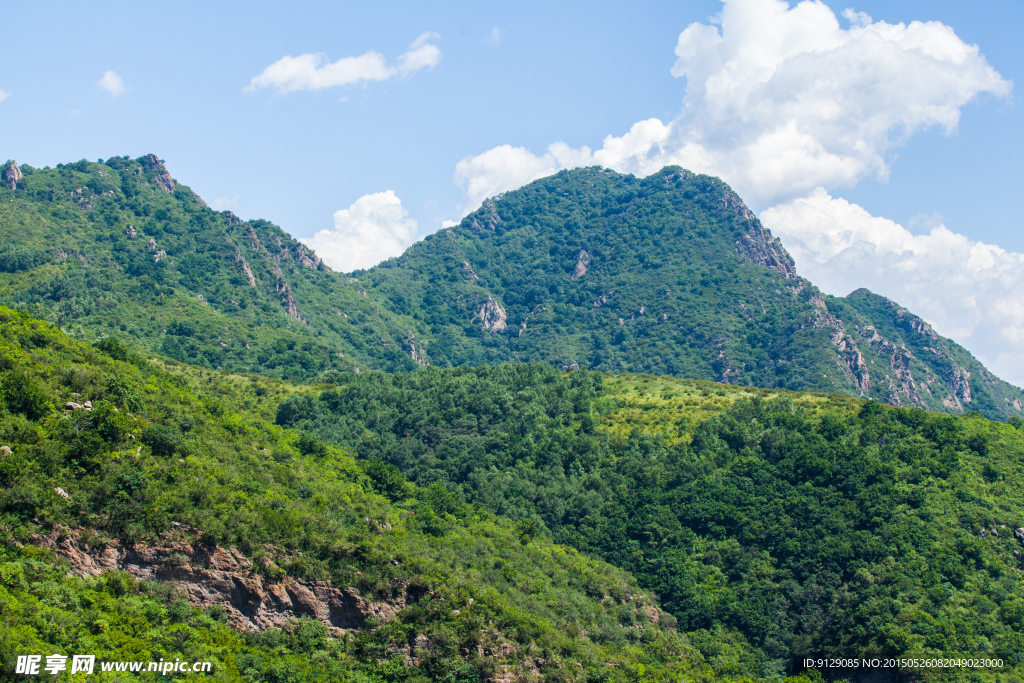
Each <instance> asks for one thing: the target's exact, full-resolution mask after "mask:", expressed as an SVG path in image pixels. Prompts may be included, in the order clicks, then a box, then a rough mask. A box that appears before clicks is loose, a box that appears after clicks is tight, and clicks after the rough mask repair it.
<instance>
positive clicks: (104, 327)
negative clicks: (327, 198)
mask: <svg viewBox="0 0 1024 683" xmlns="http://www.w3.org/2000/svg"><path fill="white" fill-rule="evenodd" d="M23 172H24V176H23V178H22V179H21V180H20V181H19V182H18V184H17V186H16V188H15V189H13V190H12V189H8V188H7V187H3V188H0V232H2V234H3V238H4V240H3V244H2V245H0V301H2V302H3V303H5V304H7V305H10V306H12V307H15V308H18V309H24V310H28V311H30V312H31V313H32V314H33V315H34V316H36V317H39V318H44V319H47V320H50V321H51V322H54V323H55V324H57V325H59V326H60V327H62V328H63V329H65V330H66V331H68V332H69V333H71V334H73V335H76V336H79V337H81V338H84V339H89V340H95V339H97V338H101V337H103V336H109V335H116V336H121V337H122V338H127V339H130V340H131V341H132V343H134V344H137V345H139V346H142V347H144V348H147V349H149V350H151V351H155V352H157V353H161V354H164V355H167V356H170V357H172V358H175V359H177V360H179V361H182V362H189V363H194V364H198V365H204V366H206V367H210V368H214V369H227V370H230V371H247V372H254V373H259V374H262V375H266V376H273V377H283V378H289V379H297V380H303V381H310V380H313V379H315V378H316V377H318V376H319V375H320V374H322V373H324V372H327V371H332V370H346V369H352V368H362V369H366V368H374V369H379V370H386V371H405V370H410V369H414V368H416V367H418V366H419V365H422V364H426V363H429V364H432V365H435V366H442V367H444V366H458V365H465V364H469V365H482V364H488V363H498V362H505V361H511V360H519V361H536V362H545V363H549V364H552V365H554V366H555V367H562V366H570V367H571V366H572V365H573V364H577V365H579V366H582V367H586V368H591V369H599V370H604V371H609V372H622V371H633V372H637V371H642V372H654V373H658V374H665V375H673V376H681V377H690V378H697V379H706V380H714V381H721V382H726V383H730V384H740V385H747V386H761V387H778V388H786V389H792V390H810V391H834V392H839V393H844V394H848V395H852V396H863V397H867V398H873V399H875V400H879V401H883V402H887V403H892V404H895V405H905V406H911V407H915V406H916V407H922V408H926V409H929V410H937V411H946V412H952V413H963V412H964V411H967V410H972V409H977V410H980V411H982V412H983V413H984V414H986V415H988V416H989V417H992V418H993V419H1001V420H1002V419H1006V418H1007V417H1008V416H1010V415H1018V416H1020V415H1024V413H1022V410H1024V392H1022V391H1021V390H1020V389H1017V388H1015V387H1012V386H1010V385H1008V384H1006V383H1005V382H1003V381H1002V380H1000V379H999V378H997V377H995V376H994V375H992V374H991V373H989V372H988V371H987V370H986V369H985V368H984V367H983V366H982V365H981V364H980V363H978V362H977V360H975V359H974V358H973V357H971V355H970V354H969V353H968V352H967V351H966V350H964V349H963V348H961V347H960V346H958V345H957V344H955V343H953V342H951V341H950V340H947V339H943V338H941V337H939V336H938V335H936V334H935V333H934V332H933V331H932V330H931V328H930V327H928V326H927V324H925V323H924V322H923V321H922V320H920V319H919V318H917V317H916V316H914V315H912V314H910V313H909V312H907V311H905V310H904V309H901V308H899V307H898V306H896V305H895V304H893V303H892V302H889V301H887V300H885V299H882V298H881V297H877V296H875V295H872V294H870V293H869V292H855V293H854V294H852V295H850V296H849V297H846V298H844V299H837V298H832V297H826V296H823V295H822V294H821V292H819V291H818V290H817V289H816V288H815V287H814V286H813V285H812V284H811V283H809V282H807V281H806V280H803V279H802V278H799V277H797V275H796V273H795V271H794V269H793V263H792V259H791V258H790V256H789V255H788V254H787V253H786V251H785V249H783V248H782V245H781V244H780V243H779V242H778V240H776V239H775V238H774V237H772V236H771V234H770V233H769V232H768V231H766V230H764V229H763V227H762V226H761V224H760V223H759V222H758V220H757V218H756V217H754V216H753V214H751V213H750V211H749V210H748V209H747V208H746V207H745V206H744V205H743V203H742V201H740V199H739V197H737V196H736V195H735V194H734V193H733V192H732V190H730V189H729V188H728V186H726V185H725V184H724V183H722V182H721V181H720V180H718V179H716V178H711V177H708V176H702V175H694V174H692V173H689V172H687V171H684V170H682V169H680V168H678V167H669V168H666V169H664V170H663V171H661V172H660V173H656V174H653V175H651V176H649V177H647V178H643V179H637V178H634V177H633V176H628V175H620V174H617V173H613V172H611V171H607V170H603V169H597V168H593V169H578V170H574V171H564V172H562V173H559V174H557V175H555V176H551V177H549V178H543V179H541V180H538V181H536V182H534V183H531V184H530V185H527V186H526V187H524V188H521V189H519V190H516V191H514V192H509V193H506V194H504V195H502V196H501V197H498V198H495V199H494V200H493V201H491V200H489V201H488V202H486V203H485V205H484V206H483V207H482V208H481V209H480V210H479V211H476V212H474V213H473V214H471V215H470V216H467V217H466V218H465V219H464V220H463V221H462V223H461V224H460V225H459V226H456V227H453V228H450V229H446V230H443V231H441V232H439V233H436V234H434V235H431V236H429V237H427V238H426V239H424V240H423V241H422V242H420V243H417V244H416V245H414V246H413V247H411V248H410V249H409V250H408V251H407V252H406V253H405V254H404V255H402V256H401V257H400V258H397V259H391V260H388V261H386V262H384V263H383V264H381V265H380V266H377V267H375V268H373V269H371V270H369V271H366V272H357V273H354V274H353V275H355V276H357V277H352V276H344V275H340V274H337V273H333V272H331V271H330V269H328V268H326V267H325V266H324V265H323V264H322V263H321V262H320V260H319V258H318V257H317V256H316V255H315V254H314V253H312V252H311V251H310V250H309V249H307V248H306V247H305V246H304V245H302V244H300V243H298V242H296V241H295V240H293V239H292V238H291V237H289V236H288V235H287V234H285V233H284V232H283V231H281V230H280V229H279V228H277V227H276V226H274V225H273V224H271V223H268V222H267V221H262V220H250V221H244V222H243V221H241V220H239V219H238V218H237V217H235V216H233V215H232V214H231V213H230V212H216V211H213V210H211V209H210V208H208V207H207V206H206V205H205V204H204V203H203V201H202V199H200V198H199V197H197V196H196V195H195V194H193V193H192V192H191V191H190V190H189V189H188V188H187V187H185V186H183V185H180V184H177V183H176V182H175V181H174V180H173V179H172V178H171V176H170V174H169V173H168V172H167V170H166V168H164V166H163V163H162V162H161V161H160V160H159V159H157V158H156V157H155V156H153V155H148V156H145V157H140V158H139V159H135V160H131V159H127V158H123V157H112V158H110V159H108V160H107V161H106V162H102V163H99V162H98V163H90V162H87V161H85V160H82V161H78V162H75V163H72V164H63V165H59V166H58V168H56V169H33V168H32V167H30V166H27V165H26V166H24V167H23Z"/></svg>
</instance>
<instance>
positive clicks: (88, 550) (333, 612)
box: [31, 526, 417, 635]
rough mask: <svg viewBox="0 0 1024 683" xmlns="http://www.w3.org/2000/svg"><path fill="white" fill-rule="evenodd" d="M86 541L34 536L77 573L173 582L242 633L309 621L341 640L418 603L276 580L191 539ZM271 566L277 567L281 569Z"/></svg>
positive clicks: (231, 552)
mask: <svg viewBox="0 0 1024 683" xmlns="http://www.w3.org/2000/svg"><path fill="white" fill-rule="evenodd" d="M182 528H183V527H181V526H179V527H178V529H182ZM79 536H80V530H76V531H72V532H70V533H64V534H60V533H58V531H56V530H55V531H52V532H50V534H48V535H45V536H42V535H33V537H31V538H32V541H33V542H34V543H35V544H36V545H41V546H45V547H49V548H51V549H52V550H53V552H54V554H56V555H57V556H59V557H63V558H65V559H67V560H68V561H70V563H71V570H70V572H69V573H70V574H72V575H75V576H82V577H91V576H99V575H100V574H102V573H103V572H107V571H123V572H126V573H128V574H130V575H131V576H133V577H134V578H136V579H140V580H146V581H156V582H159V583H173V584H175V585H177V586H178V587H179V589H180V590H181V591H182V593H183V594H184V595H185V596H186V597H187V599H188V601H189V603H191V604H192V605H195V606H198V607H212V606H213V605H222V606H223V607H224V608H225V609H226V611H227V616H228V622H229V623H230V624H231V625H232V626H234V627H235V628H239V629H245V630H259V631H262V630H264V629H268V628H272V627H275V626H281V625H282V624H284V623H285V622H287V621H288V620H289V619H294V618H296V617H300V616H303V615H305V616H308V617H311V618H313V619H317V620H319V621H321V622H322V623H324V624H325V625H327V626H328V627H331V628H332V632H333V633H335V634H336V635H340V631H334V629H342V630H352V629H361V628H364V627H365V626H366V622H367V620H368V619H371V618H372V619H374V620H375V621H376V622H377V623H384V622H387V621H390V620H391V619H392V618H394V616H395V614H397V613H398V611H399V610H401V609H402V608H403V607H405V606H406V605H407V604H409V603H411V602H415V600H416V598H417V596H416V595H415V594H411V593H409V592H408V591H407V590H399V591H397V594H399V595H400V596H401V597H400V598H398V599H395V600H392V601H390V602H375V601H371V600H367V599H366V598H363V597H362V596H361V595H360V594H359V593H358V592H357V591H355V590H354V589H348V588H339V587H335V586H333V585H332V584H331V582H329V581H298V580H295V579H292V578H289V577H285V578H284V579H281V580H273V579H268V578H267V577H265V576H263V575H261V574H260V573H258V572H257V571H256V569H257V568H256V567H255V566H254V565H253V562H252V561H251V560H250V559H249V558H247V557H245V556H244V555H243V554H242V553H240V552H238V550H236V549H234V548H221V547H213V548H208V547H200V546H195V545H193V544H192V543H191V542H189V541H187V540H177V541H167V542H164V543H162V544H160V545H136V546H131V547H126V546H122V545H121V544H120V543H118V542H117V541H109V542H108V543H107V544H106V545H105V546H101V547H94V546H90V545H88V544H86V543H84V542H82V541H81V539H80V538H79ZM265 566H266V567H269V568H271V569H273V568H274V566H273V563H266V564H265Z"/></svg>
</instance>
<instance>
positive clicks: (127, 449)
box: [0, 309, 736, 681]
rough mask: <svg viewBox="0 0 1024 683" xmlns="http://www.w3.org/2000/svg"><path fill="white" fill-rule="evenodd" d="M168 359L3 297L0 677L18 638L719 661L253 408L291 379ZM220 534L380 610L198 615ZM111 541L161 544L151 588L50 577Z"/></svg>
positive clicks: (703, 668)
mask: <svg viewBox="0 0 1024 683" xmlns="http://www.w3.org/2000/svg"><path fill="white" fill-rule="evenodd" d="M168 363H169V364H165V363H162V362H159V361H146V360H143V359H142V358H141V357H140V356H139V355H138V354H137V353H136V352H134V351H132V350H130V349H129V348H128V347H126V346H124V345H122V344H120V343H118V342H114V341H111V340H108V341H105V342H101V343H100V344H99V345H97V346H90V345H87V344H85V343H83V342H80V341H77V340H74V339H71V338H69V337H68V336H66V335H64V334H63V333H61V332H60V331H58V330H56V329H55V328H53V327H52V326H50V325H49V324H47V323H45V322H40V321H36V320H33V319H31V318H29V317H27V316H25V315H24V314H22V313H16V312H13V311H10V310H8V309H0V395H2V401H0V443H2V445H3V447H4V448H3V451H2V453H3V454H2V455H0V487H2V488H0V531H2V539H3V544H2V545H3V550H0V553H2V556H0V615H2V617H3V618H2V620H0V658H2V664H0V666H2V667H3V670H4V671H5V672H6V674H10V673H11V672H12V671H13V666H14V658H15V656H16V655H18V654H30V653H40V654H43V655H48V654H51V653H54V652H57V653H59V652H64V653H71V654H74V653H81V652H83V651H88V652H89V653H92V654H96V655H98V656H99V657H100V658H101V659H105V658H109V659H114V660H157V659H161V658H163V659H174V658H177V657H180V658H183V659H188V660H190V661H192V660H210V661H213V662H214V663H215V669H216V671H217V675H218V677H219V678H221V679H222V680H247V681H300V680H310V681H313V680H316V681H323V680H338V681H341V680H353V681H425V680H450V681H478V680H483V679H486V678H490V677H493V676H495V675H500V674H502V672H505V673H506V674H508V675H515V674H516V672H520V671H525V672H526V673H527V674H529V673H530V672H531V671H532V672H534V673H536V672H538V671H540V672H542V673H543V676H544V677H545V678H547V679H548V680H569V679H571V678H577V677H578V676H580V675H582V676H584V677H585V678H586V679H588V680H641V679H644V680H646V678H645V676H646V677H647V678H655V679H658V678H673V679H675V678H678V675H679V674H681V673H686V674H687V675H689V676H691V677H693V678H694V679H697V680H712V679H718V678H721V677H724V676H727V675H729V674H730V673H731V672H732V671H734V670H735V668H736V666H735V662H733V661H727V660H723V661H721V662H716V661H713V660H706V659H705V658H704V657H703V656H702V655H701V654H700V652H699V651H698V650H697V649H696V648H695V647H694V646H693V645H692V644H690V643H689V642H688V641H687V640H686V639H685V638H683V637H682V636H680V635H678V634H677V633H676V632H675V631H674V630H673V629H672V628H671V625H672V623H673V622H672V619H671V617H670V616H668V615H665V614H663V613H661V612H659V611H658V609H657V608H656V607H655V604H654V603H653V602H652V599H651V597H650V594H649V593H647V592H645V591H644V590H642V589H641V588H639V587H638V586H637V585H636V581H635V579H633V578H632V577H631V576H629V575H628V574H627V573H625V572H623V571H622V570H619V569H615V568H612V567H611V566H609V565H607V564H605V563H602V562H599V561H595V560H592V559H588V557H587V556H586V555H584V554H581V553H580V552H578V551H575V550H572V549H569V548H566V547H564V546H558V545H554V544H553V543H552V542H551V541H550V540H548V539H547V538H544V537H543V536H542V535H537V534H535V533H532V534H531V532H533V527H532V526H531V525H529V524H522V523H515V522H512V521H507V520H504V519H502V518H499V517H497V516H495V515H494V514H493V513H491V512H490V511H488V510H486V508H484V507H483V506H479V505H472V504H469V503H467V502H466V501H465V500H464V499H463V498H462V497H460V496H459V495H458V494H456V493H454V492H452V491H450V490H448V489H447V488H445V487H443V486H440V485H438V484H434V485H427V486H425V487H420V486H417V485H415V484H413V483H410V482H408V481H407V480H406V479H405V478H404V477H403V476H402V475H401V474H400V473H399V472H398V471H397V470H396V469H395V468H393V467H392V466H390V465H387V464H386V463H384V462H382V461H380V460H364V461H357V460H355V459H353V458H352V457H350V456H349V455H346V454H344V453H343V452H342V451H341V450H340V449H338V448H336V447H334V446H331V445H327V444H325V443H324V442H322V441H320V440H318V439H316V438H312V437H310V436H309V435H307V434H303V433H300V432H296V431H293V430H288V429H283V428H281V427H279V426H277V425H275V424H274V423H273V422H272V421H268V420H266V419H265V416H266V415H267V414H268V413H269V415H270V416H271V417H273V411H274V405H275V404H276V403H277V402H279V401H280V400H281V399H282V398H284V397H286V396H288V395H289V394H290V392H291V391H292V388H290V387H289V386H288V385H285V384H282V383H280V382H275V381H273V380H266V379H264V378H260V377H256V376H238V375H230V374H226V373H218V372H211V371H208V370H205V369H199V368H191V367H185V366H179V365H177V364H175V363H173V361H170V362H168ZM199 387H201V388H199ZM86 401H88V405H87V404H86ZM69 403H71V404H74V405H73V406H72V407H68V408H65V405H67V404H69ZM74 406H79V407H74ZM228 547H232V548H235V549H237V551H236V552H238V553H242V554H244V555H245V556H246V557H248V558H250V559H251V560H252V562H251V564H247V565H245V566H244V567H243V568H240V569H238V571H237V572H236V574H237V576H236V578H237V580H238V581H240V582H244V583H246V585H250V584H253V583H254V582H255V583H256V584H259V585H264V586H266V587H267V588H266V590H267V592H268V593H269V592H272V587H273V586H280V587H285V588H287V587H289V586H290V587H292V588H294V587H295V586H296V585H303V586H307V587H309V586H312V587H313V588H317V587H319V588H320V589H323V588H324V586H325V585H329V586H334V587H338V588H339V589H344V590H345V591H348V594H349V595H350V596H351V599H352V600H354V601H357V602H358V601H362V602H359V604H366V605H372V606H376V607H375V609H377V612H373V613H372V614H377V615H378V616H372V615H371V613H367V614H363V615H362V616H359V615H358V614H357V615H356V616H354V617H351V618H353V619H357V623H355V624H351V623H349V624H342V625H341V626H342V627H343V630H342V631H338V630H336V629H332V625H331V624H330V623H327V624H325V623H322V621H319V620H314V619H310V618H308V617H303V618H298V619H293V620H289V621H286V622H285V623H282V624H281V625H280V626H276V627H273V628H269V629H264V630H262V632H259V633H257V632H238V631H236V630H235V629H232V628H230V627H229V626H228V625H227V624H225V623H224V622H225V621H230V620H231V619H233V618H235V617H240V616H245V614H241V613H237V610H236V608H238V605H237V604H236V603H235V602H234V601H231V600H225V602H223V603H220V604H214V605H210V606H208V608H207V609H205V610H197V609H194V608H193V607H190V606H189V604H188V603H187V602H185V601H184V598H185V595H183V593H182V591H181V590H180V589H176V588H175V586H177V585H180V583H179V582H182V581H186V582H187V581H188V580H192V581H198V579H196V578H195V576H198V575H200V574H201V572H202V567H200V566H198V565H199V562H198V561H197V560H196V558H197V557H200V556H202V555H203V553H206V554H209V553H213V552H215V550H216V549H217V548H228ZM124 548H134V549H135V550H134V552H136V553H139V552H143V550H145V549H150V550H153V551H154V552H155V551H156V550H159V549H160V548H171V549H175V552H171V553H165V554H163V555H162V556H161V557H162V559H161V560H160V561H159V563H158V564H157V566H156V569H155V570H154V571H155V572H156V574H155V576H156V577H157V578H159V577H161V576H162V577H163V579H162V580H161V581H158V582H155V583H154V582H150V581H142V582H139V581H136V580H134V579H132V578H131V577H130V576H128V575H127V574H125V573H124V571H113V572H110V571H108V572H105V573H102V574H101V575H99V576H98V577H97V578H75V577H73V576H65V573H66V572H67V571H68V570H69V569H71V570H72V571H73V572H77V573H81V571H80V570H81V569H83V567H85V566H86V565H85V564H83V563H84V562H85V560H84V559H83V557H84V556H86V555H90V556H92V557H102V556H104V553H111V552H117V551H118V550H119V549H124ZM71 551H74V552H71ZM69 562H70V565H69ZM76 563H77V564H76ZM197 572H198V573H197ZM183 577H184V578H183ZM188 577H192V579H189V578H188ZM324 582H328V583H324ZM206 587H207V588H210V586H209V585H207V586H206ZM388 605H390V606H391V607H392V608H393V609H391V610H390V611H388V609H387V606H388ZM242 607H243V611H244V605H243V606H242ZM332 614H333V613H332ZM389 615H390V616H389ZM296 617H301V615H296ZM424 639H425V640H424ZM415 643H419V649H418V650H417V649H414V647H415V646H414V644H415ZM410 653H411V655H410ZM6 674H5V675H6Z"/></svg>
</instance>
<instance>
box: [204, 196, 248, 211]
mask: <svg viewBox="0 0 1024 683" xmlns="http://www.w3.org/2000/svg"><path fill="white" fill-rule="evenodd" d="M240 198H241V195H239V194H233V195H225V196H223V197H216V198H214V200H213V201H212V202H210V206H211V207H213V209H214V210H215V211H227V210H228V209H237V208H238V200H239V199H240Z"/></svg>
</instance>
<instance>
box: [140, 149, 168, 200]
mask: <svg viewBox="0 0 1024 683" xmlns="http://www.w3.org/2000/svg"><path fill="white" fill-rule="evenodd" d="M139 162H140V163H141V164H142V166H143V167H144V168H145V169H146V170H147V171H150V172H152V174H153V175H152V179H153V184H154V185H156V186H157V187H158V188H159V189H161V190H163V191H164V192H166V193H167V194H172V193H173V192H174V187H175V185H174V179H173V178H171V174H170V173H169V172H168V171H167V167H166V166H164V162H163V161H161V160H160V159H159V158H158V157H157V155H155V154H147V155H146V156H144V157H142V158H141V159H139Z"/></svg>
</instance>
